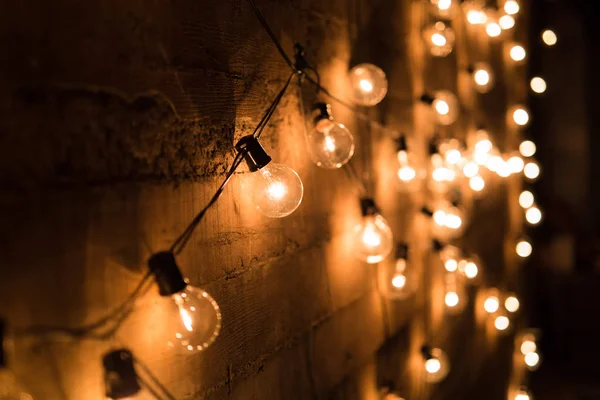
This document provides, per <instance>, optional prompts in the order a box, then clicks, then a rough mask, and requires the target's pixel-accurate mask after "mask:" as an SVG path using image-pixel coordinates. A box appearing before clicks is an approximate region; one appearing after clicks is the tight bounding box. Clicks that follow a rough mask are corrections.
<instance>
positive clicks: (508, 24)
mask: <svg viewBox="0 0 600 400" xmlns="http://www.w3.org/2000/svg"><path fill="white" fill-rule="evenodd" d="M498 24H499V25H500V28H502V30H505V31H506V30H509V29H512V28H513V27H514V26H515V19H514V17H513V16H512V15H508V14H507V15H503V16H501V17H500V19H499V20H498Z"/></svg>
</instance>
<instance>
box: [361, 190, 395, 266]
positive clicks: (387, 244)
mask: <svg viewBox="0 0 600 400" xmlns="http://www.w3.org/2000/svg"><path fill="white" fill-rule="evenodd" d="M361 209H362V214H363V218H362V222H361V223H360V224H358V225H357V226H356V227H355V228H354V231H353V237H354V240H353V242H354V246H353V248H354V252H355V255H356V257H358V258H359V259H361V260H363V261H366V262H367V263H369V264H375V263H378V262H380V261H381V260H383V259H384V258H385V257H387V255H388V254H390V252H391V251H392V248H393V246H394V237H393V235H392V230H391V229H390V226H389V225H388V223H387V221H386V220H385V218H383V217H382V216H381V215H380V214H379V211H378V209H377V207H376V206H375V202H374V201H373V200H372V199H362V200H361Z"/></svg>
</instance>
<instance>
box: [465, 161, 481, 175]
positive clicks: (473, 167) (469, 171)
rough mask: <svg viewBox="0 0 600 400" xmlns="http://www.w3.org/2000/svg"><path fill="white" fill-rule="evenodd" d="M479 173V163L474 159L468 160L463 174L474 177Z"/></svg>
mask: <svg viewBox="0 0 600 400" xmlns="http://www.w3.org/2000/svg"><path fill="white" fill-rule="evenodd" d="M478 173H479V165H477V163H476V162H474V161H468V162H467V163H466V164H465V165H464V166H463V175H464V176H466V177H467V178H473V177H475V176H477V174H478Z"/></svg>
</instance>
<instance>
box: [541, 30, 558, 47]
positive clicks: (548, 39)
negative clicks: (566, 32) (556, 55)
mask: <svg viewBox="0 0 600 400" xmlns="http://www.w3.org/2000/svg"><path fill="white" fill-rule="evenodd" d="M542 40H543V41H544V44H546V46H549V47H551V46H554V45H555V44H556V42H557V41H558V38H557V37H556V33H554V31H552V30H550V29H546V30H545V31H544V32H542Z"/></svg>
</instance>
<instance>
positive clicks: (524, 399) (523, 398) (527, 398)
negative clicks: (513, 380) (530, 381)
mask: <svg viewBox="0 0 600 400" xmlns="http://www.w3.org/2000/svg"><path fill="white" fill-rule="evenodd" d="M514 400H533V398H532V397H531V395H530V394H529V392H527V391H526V390H523V389H522V390H519V391H518V392H517V394H516V395H515V399H514Z"/></svg>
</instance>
